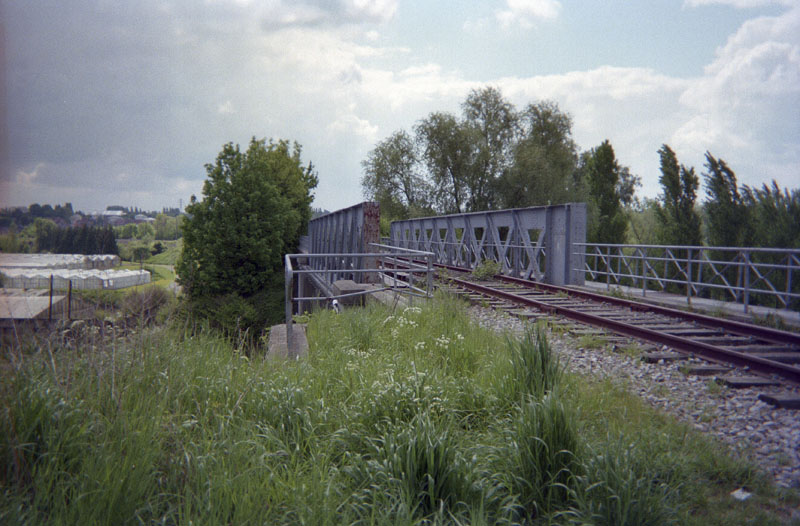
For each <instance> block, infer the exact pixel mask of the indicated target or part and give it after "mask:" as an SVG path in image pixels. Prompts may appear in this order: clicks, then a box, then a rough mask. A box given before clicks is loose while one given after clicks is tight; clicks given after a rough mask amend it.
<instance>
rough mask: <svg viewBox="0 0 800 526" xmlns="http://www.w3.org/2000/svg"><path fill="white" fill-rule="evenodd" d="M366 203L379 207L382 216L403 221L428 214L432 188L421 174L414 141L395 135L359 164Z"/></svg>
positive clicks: (377, 146) (373, 150) (380, 143)
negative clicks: (376, 203)
mask: <svg viewBox="0 0 800 526" xmlns="http://www.w3.org/2000/svg"><path fill="white" fill-rule="evenodd" d="M361 165H362V166H363V167H364V177H363V178H362V179H361V186H362V188H363V191H364V196H365V197H366V198H367V199H371V200H375V201H378V202H379V203H380V206H381V216H384V215H385V216H387V217H391V218H392V219H406V218H408V217H411V216H419V215H422V214H423V213H425V212H428V211H430V195H431V188H430V185H428V183H427V181H425V179H424V178H423V177H422V174H421V173H420V168H421V167H420V163H419V156H418V154H417V147H416V143H415V142H414V139H413V138H412V137H411V136H410V135H409V134H408V133H406V132H405V131H398V132H395V133H394V134H392V135H391V136H390V137H389V138H387V139H385V140H383V141H381V142H379V143H378V144H377V145H376V146H375V148H373V149H372V151H370V152H369V154H368V156H367V159H366V160H365V161H363V162H362V163H361Z"/></svg>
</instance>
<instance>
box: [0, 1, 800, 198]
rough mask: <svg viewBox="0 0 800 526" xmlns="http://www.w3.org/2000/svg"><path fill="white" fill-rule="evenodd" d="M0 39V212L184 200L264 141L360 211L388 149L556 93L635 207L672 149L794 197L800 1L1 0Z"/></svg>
mask: <svg viewBox="0 0 800 526" xmlns="http://www.w3.org/2000/svg"><path fill="white" fill-rule="evenodd" d="M0 28H1V31H2V32H1V33H0V38H2V39H4V42H3V41H0V65H1V66H0V67H2V69H0V73H2V78H0V80H1V81H2V82H0V98H2V104H1V105H0V118H2V121H0V122H2V125H0V167H2V172H1V173H0V206H3V207H4V206H15V205H28V204H31V203H33V202H39V203H51V204H56V203H63V202H72V203H73V205H74V206H75V207H76V208H78V209H82V210H84V211H89V210H95V209H103V208H105V207H106V206H107V205H111V204H121V205H127V206H138V207H140V208H144V209H147V210H160V209H161V208H162V207H165V206H167V207H176V206H178V205H179V203H180V202H181V201H182V202H183V204H184V205H186V203H187V202H188V200H189V197H190V196H191V195H192V194H196V195H198V196H200V192H201V188H202V182H203V180H204V179H205V169H204V165H205V163H209V162H213V160H214V159H215V157H216V155H217V153H218V152H219V151H220V149H221V147H222V145H223V144H224V143H226V142H235V143H240V144H242V145H244V144H246V143H247V142H248V141H249V139H250V137H252V136H256V137H258V138H265V137H266V138H276V139H277V138H285V139H290V140H295V141H297V142H299V143H300V144H301V145H302V146H303V158H304V160H306V161H312V162H313V163H314V164H315V166H316V167H317V169H318V172H319V178H320V184H319V187H318V188H317V190H316V200H315V206H318V207H322V208H326V209H329V210H334V209H338V208H342V207H345V206H350V205H352V204H355V203H357V202H359V201H361V200H362V195H361V187H360V179H361V177H362V169H361V160H362V159H364V158H365V156H366V154H367V152H368V151H369V150H370V149H371V148H372V147H373V146H374V144H375V143H376V142H377V141H379V140H381V139H383V138H385V137H387V136H388V135H390V134H391V133H392V132H393V131H395V130H398V129H400V128H403V129H411V127H412V126H413V125H414V123H415V122H416V121H418V120H419V119H421V118H423V117H425V116H426V115H427V114H428V113H430V112H432V111H452V112H459V111H460V109H459V105H460V103H461V102H462V101H463V100H464V98H465V97H466V95H467V94H468V93H469V91H470V90H471V89H474V88H480V87H483V86H487V85H491V86H496V87H498V88H500V89H501V90H502V92H503V94H504V95H505V96H506V98H508V99H509V100H510V101H512V102H513V103H514V104H515V105H516V106H517V107H518V108H522V107H523V106H524V105H526V104H528V103H529V102H532V101H536V100H542V99H550V100H554V101H556V102H557V103H558V104H559V106H560V107H561V109H562V110H564V111H566V112H568V113H569V114H570V115H571V116H572V117H573V121H574V127H573V131H574V136H575V140H576V142H577V143H578V145H579V147H580V148H581V149H589V148H592V147H594V146H597V145H598V144H600V143H601V142H602V141H603V140H604V139H609V140H610V141H611V143H612V145H613V146H614V149H615V150H616V153H617V157H618V159H619V161H620V162H621V163H622V164H624V165H627V166H629V167H630V168H631V170H632V171H633V172H634V173H636V174H638V175H640V176H641V177H642V180H643V187H642V189H641V190H640V194H641V195H646V196H651V197H654V196H656V195H657V194H658V192H659V186H658V175H659V172H658V155H657V153H656V152H657V150H658V148H659V147H660V146H661V144H663V143H667V144H669V145H670V146H671V147H672V148H673V149H674V150H675V151H676V153H677V155H678V159H679V161H680V162H682V163H684V164H686V165H692V166H695V167H696V168H697V170H698V172H701V171H702V170H703V153H704V152H705V151H706V150H709V151H711V153H712V154H714V155H715V156H717V157H721V158H723V159H725V160H726V161H727V162H728V164H729V165H730V166H731V167H732V168H733V169H734V170H735V171H736V173H737V176H738V178H739V181H740V183H744V184H750V185H751V186H752V185H761V184H762V183H763V182H767V181H769V180H771V179H776V180H777V181H778V182H779V184H780V185H782V186H788V187H791V188H796V187H798V186H800V1H799V0H777V1H770V0H653V1H647V2H643V1H631V0H603V1H600V0H574V1H573V0H560V1H559V0H494V1H488V0H485V1H480V2H479V1H471V0H300V1H289V0H205V1H201V0H185V1H177V0H176V1H158V0H136V1H135V2H134V1H123V0H119V1H112V0H2V2H0Z"/></svg>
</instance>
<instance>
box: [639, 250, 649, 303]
mask: <svg viewBox="0 0 800 526" xmlns="http://www.w3.org/2000/svg"><path fill="white" fill-rule="evenodd" d="M639 253H640V254H641V255H642V297H643V298H644V297H646V296H647V249H646V248H645V249H639Z"/></svg>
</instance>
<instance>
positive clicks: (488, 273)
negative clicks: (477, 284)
mask: <svg viewBox="0 0 800 526" xmlns="http://www.w3.org/2000/svg"><path fill="white" fill-rule="evenodd" d="M499 273H500V263H498V262H497V261H495V260H493V259H484V260H483V261H481V262H480V263H479V264H478V265H477V266H476V267H475V268H474V269H473V270H472V275H473V276H474V277H475V279H480V280H485V279H491V278H492V277H494V275H495V274H499Z"/></svg>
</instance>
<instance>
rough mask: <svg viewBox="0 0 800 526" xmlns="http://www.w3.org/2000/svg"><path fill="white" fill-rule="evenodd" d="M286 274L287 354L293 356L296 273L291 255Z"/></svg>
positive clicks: (287, 258) (286, 264)
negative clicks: (293, 288)
mask: <svg viewBox="0 0 800 526" xmlns="http://www.w3.org/2000/svg"><path fill="white" fill-rule="evenodd" d="M285 266H286V269H285V274H284V284H285V285H284V287H285V289H284V294H285V295H284V302H285V306H284V311H285V314H286V354H287V355H288V356H289V357H291V355H292V348H293V345H292V344H293V343H294V338H293V335H292V281H293V279H294V273H293V272H292V262H291V260H290V259H289V256H288V255H287V256H286V261H285Z"/></svg>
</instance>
